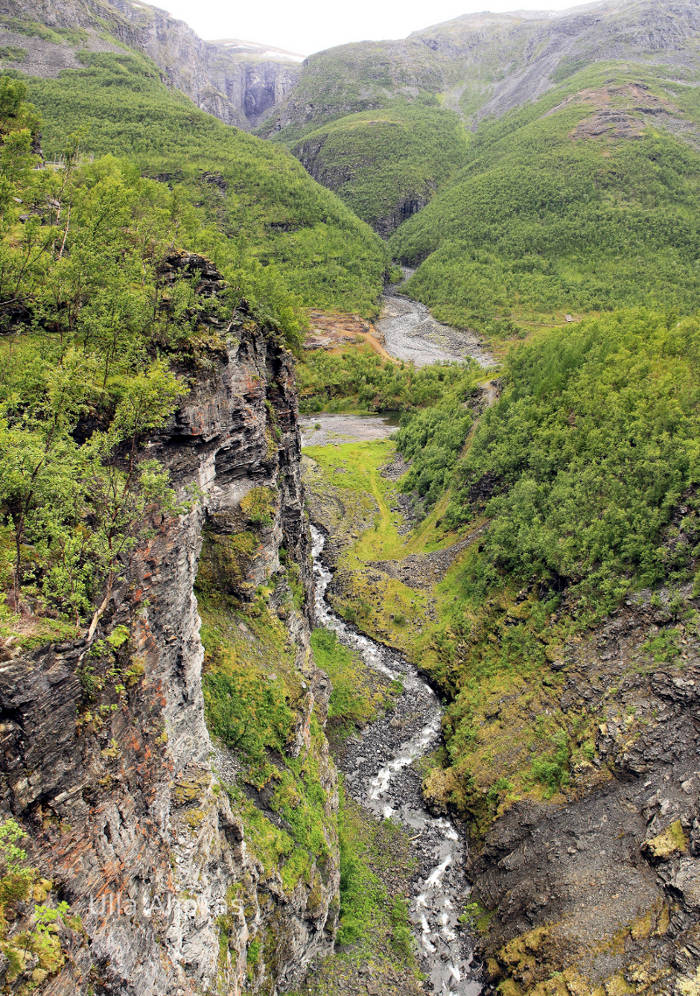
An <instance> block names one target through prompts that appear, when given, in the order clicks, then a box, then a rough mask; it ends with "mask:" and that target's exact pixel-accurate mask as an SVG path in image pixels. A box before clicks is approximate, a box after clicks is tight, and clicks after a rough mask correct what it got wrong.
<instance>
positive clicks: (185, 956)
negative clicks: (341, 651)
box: [0, 256, 339, 996]
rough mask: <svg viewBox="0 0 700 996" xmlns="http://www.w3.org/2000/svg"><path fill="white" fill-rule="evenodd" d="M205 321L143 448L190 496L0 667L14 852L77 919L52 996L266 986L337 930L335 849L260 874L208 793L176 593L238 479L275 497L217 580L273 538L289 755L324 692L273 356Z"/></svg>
mask: <svg viewBox="0 0 700 996" xmlns="http://www.w3.org/2000/svg"><path fill="white" fill-rule="evenodd" d="M183 269H184V270H185V272H188V273H189V274H190V275H191V276H192V277H193V278H194V279H195V280H196V281H197V282H198V285H199V289H200V291H203V292H204V293H206V294H212V293H216V290H217V288H218V287H219V286H220V280H219V277H218V274H217V273H216V271H215V270H213V268H212V267H210V266H209V265H208V264H207V263H206V262H205V261H204V260H202V259H201V258H200V257H190V256H173V257H172V258H171V259H170V260H169V261H168V263H167V265H166V267H165V279H169V277H170V276H172V275H173V274H174V273H175V272H178V271H180V272H181V271H182V270H183ZM212 322H214V323H216V324H215V325H214V326H211V325H210V328H209V336H210V341H211V342H212V343H213V345H210V346H208V347H206V348H203V349H200V350H199V351H198V352H197V355H196V356H194V357H193V358H190V360H189V361H187V362H186V363H185V364H184V367H183V373H185V374H186V375H187V376H188V378H189V380H190V382H191V383H192V385H193V386H192V390H191V391H190V393H189V395H188V396H187V397H186V399H185V401H184V403H183V405H182V407H181V408H180V410H179V411H178V412H177V414H176V416H175V417H174V418H173V420H172V422H171V424H170V426H169V427H168V430H167V431H166V432H164V433H162V434H161V435H160V437H159V438H157V439H154V440H152V442H151V444H150V445H149V450H150V453H149V455H150V456H153V455H156V456H157V457H158V458H159V459H160V460H161V461H162V462H163V463H164V464H165V465H166V466H167V467H168V468H169V470H170V472H171V477H172V481H173V483H174V485H175V486H176V488H177V490H178V491H179V492H180V493H181V494H183V495H185V494H186V493H187V492H188V491H190V490H191V489H192V487H196V488H197V489H198V493H199V495H200V496H201V497H200V498H198V499H197V500H196V501H195V502H194V504H193V505H192V507H191V508H190V510H189V511H187V512H186V513H185V514H182V515H180V516H177V517H169V516H163V515H157V516H154V521H153V523H152V526H153V528H152V531H151V534H150V538H149V539H148V541H147V542H146V543H145V544H144V545H143V546H142V547H141V548H140V549H139V551H138V553H137V556H136V557H135V559H134V562H133V564H132V566H131V571H130V576H129V579H128V582H127V583H125V584H124V586H123V587H122V588H121V589H120V590H119V591H118V592H116V593H115V595H114V597H113V599H112V602H111V604H110V606H109V609H108V611H107V613H106V615H105V617H104V620H103V623H102V626H101V631H100V632H98V634H97V637H98V639H97V640H96V641H95V642H94V643H93V644H92V646H91V647H90V646H88V644H87V643H86V642H85V641H80V642H77V643H70V644H65V645H61V646H51V647H45V648H42V649H40V650H37V651H36V652H34V653H30V654H26V655H24V656H22V657H12V656H9V658H8V659H5V660H4V661H2V662H1V663H0V732H1V741H0V811H1V815H2V818H3V819H5V818H7V817H8V816H13V817H14V818H15V819H17V820H18V821H19V823H20V824H21V826H22V827H23V828H24V829H25V830H26V831H27V833H28V835H29V841H30V846H29V851H30V858H31V859H32V862H33V863H34V864H36V865H37V867H38V868H39V869H40V871H41V873H42V874H44V875H45V876H47V878H49V879H50V880H51V881H52V882H53V883H54V891H55V892H56V894H57V895H58V896H60V898H61V899H65V900H66V901H67V902H68V903H69V904H70V907H71V912H72V913H73V914H74V915H77V916H79V917H80V921H81V925H80V927H79V928H77V927H76V928H75V929H74V930H73V931H70V930H68V929H67V928H63V927H62V928H61V929H62V932H63V937H62V944H63V947H64V950H65V952H66V961H65V964H64V965H63V966H61V967H60V968H59V970H58V971H57V972H55V973H54V974H53V975H52V976H51V977H50V978H49V979H48V980H46V981H45V984H44V985H42V986H41V989H42V991H45V992H47V993H51V994H66V996H68V994H75V993H85V994H87V993H88V992H89V993H119V994H123V996H165V994H173V996H175V994H177V996H186V994H187V996H189V994H195V993H205V992H207V993H209V992H213V991H224V992H226V993H233V994H238V993H240V992H242V990H243V988H245V990H246V991H247V992H265V993H275V992H277V990H278V987H279V986H280V985H284V984H286V983H288V982H290V981H291V980H293V979H294V978H295V977H297V976H298V974H299V973H300V972H303V969H304V966H305V965H306V963H307V962H308V960H309V959H310V958H311V957H313V956H314V955H315V954H317V953H318V952H321V951H323V950H325V949H326V948H327V947H328V946H329V943H330V940H331V939H332V936H333V934H334V930H335V920H336V912H335V911H336V906H337V892H338V878H339V876H338V860H337V846H335V848H333V847H332V848H331V854H330V856H329V858H328V859H327V860H326V861H325V862H324V864H323V867H316V866H312V868H311V871H310V875H309V881H308V884H307V883H305V882H304V881H303V880H301V879H300V880H299V881H297V882H295V883H294V885H293V888H291V889H290V888H289V886H288V884H287V885H285V883H284V882H283V879H282V877H281V875H280V874H279V872H278V871H277V870H276V869H273V870H272V871H270V870H269V869H268V870H267V871H265V870H264V869H263V868H262V866H261V864H260V862H259V861H258V860H257V859H256V858H255V857H254V856H253V854H252V852H251V850H250V848H249V842H248V841H247V839H246V829H245V826H244V821H243V820H242V819H241V814H240V812H239V811H238V810H237V808H236V805H235V803H234V804H233V805H232V804H231V802H230V801H229V798H228V796H227V793H226V791H225V773H224V770H223V769H225V768H226V765H227V763H230V764H232V765H234V766H235V763H236V758H235V755H234V754H233V753H232V752H228V751H225V750H222V751H219V752H218V755H216V756H217V761H216V767H217V768H218V769H220V771H221V777H219V773H218V772H217V771H216V770H215V766H214V758H215V753H214V750H213V746H212V741H211V739H210V736H209V733H208V731H207V727H206V724H205V717H204V704H203V695H202V683H201V671H202V659H203V649H202V643H201V641H200V637H199V625H200V622H199V616H198V609H197V602H196V599H195V596H194V592H193V586H194V583H195V578H196V574H197V568H198V560H199V556H200V550H201V546H202V535H203V530H206V529H207V528H208V527H210V526H211V524H212V523H214V524H215V528H216V529H220V528H221V522H222V521H224V520H225V521H228V522H229V523H231V524H235V520H236V515H237V510H238V509H239V506H240V501H241V499H242V498H243V496H244V495H245V493H246V492H247V491H248V490H250V488H252V487H253V486H255V485H260V484H266V485H269V486H270V489H271V491H272V489H274V493H275V494H276V495H277V499H276V503H275V508H274V514H273V517H272V521H271V522H270V524H269V526H267V527H266V528H265V530H264V531H263V532H262V533H261V534H260V537H259V549H258V555H257V556H256V558H255V563H254V565H252V566H251V568H250V571H249V572H248V574H247V575H246V577H245V579H244V583H243V584H242V585H238V588H239V589H240V590H238V591H237V592H235V594H236V595H237V597H240V598H241V599H246V598H248V597H249V596H250V591H251V590H252V589H253V588H254V587H255V586H256V585H257V584H260V583H261V582H262V581H263V580H266V579H269V578H270V577H271V576H272V575H274V574H275V573H276V572H279V571H280V548H281V547H282V546H284V549H285V551H286V554H285V558H286V559H287V560H291V561H293V562H294V563H295V564H296V565H297V566H298V576H299V578H300V579H301V583H302V585H303V590H304V605H303V607H302V608H301V610H297V609H292V610H291V611H290V610H289V609H288V608H287V609H285V612H284V623H285V626H286V627H287V631H288V634H289V639H290V641H292V642H293V644H294V646H295V647H296V658H297V663H298V666H299V668H300V671H301V673H302V678H303V687H304V688H305V689H306V693H305V698H304V701H303V702H302V703H301V705H300V707H299V710H298V720H297V736H296V738H295V743H294V744H293V745H292V746H291V748H290V749H291V751H292V753H295V754H297V755H303V754H304V752H306V751H308V750H310V749H311V745H310V742H309V733H308V726H309V717H310V715H311V713H312V711H315V712H316V713H317V714H318V715H319V716H320V717H321V719H323V718H324V717H325V710H326V705H327V696H328V689H327V683H326V681H325V678H324V676H323V675H322V674H321V673H320V672H318V671H316V669H315V667H314V665H313V661H312V658H311V655H310V650H309V644H308V633H309V621H310V612H311V608H310V606H311V605H312V599H311V598H310V586H311V584H312V578H311V573H310V568H309V559H308V535H307V528H306V525H305V521H304V516H303V490H302V484H301V478H300V441H299V433H298V427H297V403H296V392H295V384H294V375H293V366H292V361H291V357H290V355H289V354H288V353H287V352H286V350H285V349H284V348H283V346H282V345H280V343H279V342H278V341H277V339H276V338H275V336H274V335H273V334H271V333H269V332H266V331H265V330H264V329H261V328H260V327H258V326H257V325H256V324H255V322H254V321H253V320H252V319H251V318H250V317H249V316H247V315H246V314H240V313H237V314H235V315H234V316H233V317H232V319H231V321H230V323H228V324H227V325H224V326H221V324H220V322H218V320H216V319H212ZM212 337H213V338H212ZM231 528H234V526H233V525H231ZM231 585H232V589H233V588H235V587H236V585H235V583H234V582H232V583H231ZM125 634H128V639H125ZM316 750H317V757H316V763H317V765H318V767H319V769H320V778H321V781H322V784H323V786H324V789H325V791H326V793H327V798H328V802H327V806H326V816H327V836H328V839H329V840H330V841H331V842H334V841H335V840H336V838H335V823H334V816H335V806H336V805H337V794H336V788H335V770H334V768H333V765H332V762H331V761H330V759H329V756H328V753H327V749H326V747H325V742H324V744H323V745H322V746H321V748H320V749H318V748H316ZM222 782H223V784H222ZM253 936H266V937H267V938H268V941H269V944H268V947H269V950H268V951H267V952H266V958H265V966H264V968H261V969H259V970H257V971H256V972H255V973H253V974H252V975H251V973H250V971H249V967H248V968H247V965H246V955H247V952H246V949H247V945H248V941H249V940H250V938H252V937H253ZM4 968H5V969H6V966H4ZM2 971H3V965H0V974H2ZM42 981H43V980H42Z"/></svg>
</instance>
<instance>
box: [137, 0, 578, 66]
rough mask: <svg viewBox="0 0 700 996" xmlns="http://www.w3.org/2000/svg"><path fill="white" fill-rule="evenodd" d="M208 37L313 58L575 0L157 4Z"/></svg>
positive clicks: (201, 0)
mask: <svg viewBox="0 0 700 996" xmlns="http://www.w3.org/2000/svg"><path fill="white" fill-rule="evenodd" d="M151 2H152V3H153V5H154V6H156V7H162V8H164V9H165V10H168V11H170V13H171V14H174V15H175V17H179V18H181V19H182V20H183V21H187V23H188V24H189V25H190V27H192V28H194V30H195V31H196V32H197V34H198V35H200V36H201V37H202V38H207V39H215V38H243V39H244V40H246V41H255V42H264V43H265V44H268V45H275V46H277V47H278V48H285V49H288V50H289V51H291V52H300V53H301V54H302V55H309V54H310V53H311V52H318V51H320V50H321V49H324V48H330V47H331V46H332V45H342V44H344V43H345V42H352V41H364V40H366V39H371V40H381V39H385V38H404V37H405V36H406V35H407V34H410V32H411V31H417V30H419V29H420V28H426V27H428V26H429V25H431V24H438V23H439V22H440V21H448V20H450V18H452V17H459V16H460V14H467V13H473V12H475V11H481V10H492V11H507V10H513V9H514V8H515V9H519V10H525V9H527V10H542V9H546V10H565V9H566V8H568V7H572V6H574V5H575V0H544V2H543V0H515V2H514V0H481V2H478V0H477V2H474V0H349V2H348V0H246V2H244V3H232V2H231V0H151Z"/></svg>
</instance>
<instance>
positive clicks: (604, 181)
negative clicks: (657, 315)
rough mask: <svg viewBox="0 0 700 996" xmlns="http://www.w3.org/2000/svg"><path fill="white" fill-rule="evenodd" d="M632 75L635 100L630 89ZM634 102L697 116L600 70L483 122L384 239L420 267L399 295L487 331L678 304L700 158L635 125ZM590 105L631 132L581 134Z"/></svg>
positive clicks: (675, 91)
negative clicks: (447, 177) (424, 198)
mask: <svg viewBox="0 0 700 996" xmlns="http://www.w3.org/2000/svg"><path fill="white" fill-rule="evenodd" d="M640 79H646V80H648V81H649V87H650V89H649V92H648V93H644V92H642V93H641V96H640V91H639V90H638V89H637V88H636V87H634V86H631V85H629V84H632V83H634V82H636V81H638V80H640ZM576 94H578V95H579V96H574V97H573V99H571V98H572V95H576ZM640 103H641V104H642V105H648V106H649V107H650V108H653V109H654V110H655V111H658V112H660V114H659V117H658V119H657V118H655V119H654V120H658V121H660V122H663V121H664V120H670V119H669V118H667V117H665V116H664V115H665V114H668V115H671V116H672V119H673V120H674V121H675V120H677V119H678V117H679V114H678V110H679V107H681V108H682V109H683V111H684V118H685V119H686V120H687V121H691V120H692V119H694V118H695V117H696V109H695V108H694V107H693V103H692V97H691V95H690V92H689V88H687V87H686V86H684V85H682V84H674V85H673V86H672V85H671V84H669V83H667V82H664V81H663V80H662V79H661V78H654V77H653V76H652V75H651V74H650V71H649V70H648V69H647V70H643V71H642V72H641V75H640V72H639V71H638V70H636V69H634V68H629V69H627V70H623V69H622V68H620V67H619V66H614V65H611V66H598V67H595V68H594V69H592V70H589V71H585V72H581V73H578V74H576V75H574V76H572V77H571V78H569V79H568V80H567V81H566V83H565V84H564V85H562V86H561V87H559V88H558V89H557V90H555V91H553V92H552V93H550V94H548V95H547V96H546V97H545V98H543V99H542V100H540V101H539V102H538V103H537V104H535V105H532V106H530V107H528V108H526V109H524V110H522V111H518V112H513V113H511V114H509V115H506V116H505V117H504V118H503V119H501V120H499V121H494V122H490V123H487V124H485V125H483V126H482V128H481V129H480V131H479V132H478V134H477V138H476V141H475V142H474V144H473V146H472V149H471V161H470V162H469V163H468V165H466V166H465V167H464V168H463V170H462V171H461V172H460V173H459V174H458V175H457V177H455V178H454V179H453V180H452V181H451V182H450V183H449V184H448V185H447V187H446V188H445V189H444V190H443V191H442V192H441V193H440V194H438V196H437V197H435V198H434V200H433V201H432V202H431V203H430V204H429V205H428V206H427V207H426V208H425V209H424V210H423V211H421V212H420V213H419V214H418V215H415V216H414V217H413V218H410V219H409V220H408V221H407V222H406V223H405V224H404V225H403V226H402V227H401V228H400V229H399V230H398V232H396V233H395V235H394V237H393V239H392V241H391V248H392V252H393V254H394V255H395V256H396V257H398V258H400V259H402V260H403V261H405V262H407V263H414V264H415V263H420V262H421V261H423V262H422V265H420V267H419V269H418V272H417V273H416V275H415V276H414V277H413V279H412V280H411V283H410V290H411V291H412V293H413V294H414V295H415V296H417V297H418V298H419V299H420V300H422V301H424V302H425V303H426V304H428V305H429V306H430V307H431V308H432V309H433V311H434V312H435V314H436V316H437V317H439V318H440V319H442V320H445V321H448V322H452V323H454V324H457V325H463V326H473V327H476V328H479V329H481V330H482V331H485V332H487V333H488V332H491V333H496V334H498V333H501V334H502V333H503V332H508V331H511V330H512V323H516V324H523V325H525V326H528V325H539V324H546V323H547V322H550V321H552V320H561V319H562V318H563V316H564V314H565V313H566V312H571V313H574V314H576V313H585V312H590V311H599V310H603V309H609V308H612V307H617V306H628V305H639V304H643V305H648V306H659V305H660V306H668V307H674V308H677V309H678V310H679V311H681V312H682V311H687V310H689V309H691V308H692V307H693V304H694V302H695V301H696V299H697V291H698V284H697V269H696V262H695V257H696V251H697V207H696V206H697V198H698V193H699V184H698V180H699V178H700V170H699V168H698V167H699V166H700V158H699V157H698V154H697V152H696V151H695V150H694V149H693V147H692V146H691V145H690V144H686V143H684V142H683V141H681V140H680V139H678V138H675V137H673V136H672V135H670V134H669V133H668V132H667V131H664V130H661V129H660V128H659V129H658V130H657V129H652V128H651V127H647V126H646V122H647V121H648V120H649V119H650V118H651V117H652V115H651V114H647V115H646V116H645V115H643V114H641V115H640V114H639V113H637V112H635V110H634V108H635V106H636V105H638V104H640ZM601 109H603V110H604V111H605V112H606V113H609V112H611V111H617V112H619V113H620V114H627V115H628V118H629V119H631V120H632V128H633V130H634V131H635V132H636V133H638V137H637V135H635V137H621V138H616V137H614V136H613V135H612V134H611V132H610V131H609V130H608V131H604V132H603V133H602V134H601V135H600V136H599V137H584V135H583V133H582V131H577V129H579V126H581V125H583V126H584V127H585V126H586V125H589V126H590V125H591V123H592V122H593V123H594V124H595V120H596V119H595V116H596V115H597V114H598V112H599V111H600V110H601ZM597 120H598V121H600V118H598V119H597ZM608 120H609V119H608ZM612 127H613V128H614V127H617V126H616V125H615V124H613V125H612Z"/></svg>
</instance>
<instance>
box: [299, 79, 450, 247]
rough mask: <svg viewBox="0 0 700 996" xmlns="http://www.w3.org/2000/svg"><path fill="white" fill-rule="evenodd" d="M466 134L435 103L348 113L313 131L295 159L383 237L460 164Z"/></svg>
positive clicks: (398, 102)
mask: <svg viewBox="0 0 700 996" xmlns="http://www.w3.org/2000/svg"><path fill="white" fill-rule="evenodd" d="M466 149H467V136H466V133H465V131H464V128H463V126H462V123H461V122H460V120H459V118H458V116H457V115H456V114H455V113H454V112H453V111H448V110H445V109H444V108H441V107H439V106H438V103H437V101H436V100H435V98H432V100H431V99H430V98H426V100H425V101H424V102H420V103H414V104H409V103H407V102H406V101H402V100H396V101H394V102H393V103H391V104H390V105H389V106H388V107H384V108H381V109H378V110H376V111H364V112H360V113H358V114H350V115H346V116H345V117H343V118H340V119H339V120H337V121H333V122H331V123H330V124H328V125H324V126H323V127H321V128H318V129H316V130H315V131H312V132H310V133H308V134H307V135H305V136H304V139H303V140H302V141H301V142H300V143H298V144H297V145H295V146H294V148H293V150H292V151H293V152H294V155H295V156H297V158H298V159H299V160H300V161H301V162H302V163H303V165H304V166H305V167H306V169H307V170H308V172H309V173H310V174H311V175H312V176H313V177H314V178H315V179H316V180H318V181H319V182H320V183H322V184H323V185H324V186H326V187H329V188H330V189H331V190H334V191H335V192H336V193H337V194H338V196H339V197H341V198H342V200H344V201H345V203H346V204H348V205H349V206H350V207H351V208H352V210H353V211H354V212H355V213H356V214H357V215H359V217H360V218H363V219H364V220H365V221H367V222H368V223H369V224H370V225H372V227H373V228H374V229H376V230H377V231H378V232H380V233H381V234H382V235H385V236H386V235H389V234H391V232H392V231H393V230H394V229H395V228H397V227H398V226H399V225H400V224H401V222H402V221H404V219H405V218H408V217H410V216H411V215H412V214H415V213H416V211H418V210H420V208H421V207H423V206H424V205H425V204H427V203H428V201H429V200H430V198H431V196H432V195H433V193H434V191H435V190H436V189H437V187H438V186H439V185H440V184H441V183H442V182H443V181H444V180H445V179H446V178H447V177H448V176H449V175H450V174H451V173H452V172H454V170H455V169H456V168H457V166H459V165H460V164H461V162H462V160H463V158H464V155H465V153H466Z"/></svg>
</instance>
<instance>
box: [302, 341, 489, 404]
mask: <svg viewBox="0 0 700 996" xmlns="http://www.w3.org/2000/svg"><path fill="white" fill-rule="evenodd" d="M475 373H476V371H475V367H474V366H473V365H472V364H453V365H445V366H440V365H436V366H427V367H421V368H420V369H416V368H415V367H414V366H413V364H412V363H395V362H392V361H390V360H382V359H381V357H379V356H377V354H376V353H373V352H370V351H365V350H362V349H346V350H343V352H342V353H329V352H326V351H325V350H322V349H316V350H312V351H310V352H308V353H306V354H305V355H304V357H303V362H301V363H300V364H299V367H298V379H299V399H300V406H301V410H302V411H303V412H306V413H312V412H320V411H324V412H339V411H341V412H342V411H358V410H359V411H367V412H407V411H412V410H414V409H417V408H423V407H425V406H430V405H434V404H435V403H436V402H437V401H439V400H440V399H441V398H444V397H445V396H446V395H449V396H450V397H453V396H454V397H459V398H460V399H462V400H464V399H465V398H466V397H467V396H468V395H469V393H471V391H472V390H473V387H472V385H473V383H474V382H475V380H476V376H475Z"/></svg>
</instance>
